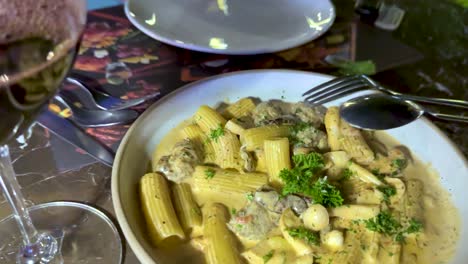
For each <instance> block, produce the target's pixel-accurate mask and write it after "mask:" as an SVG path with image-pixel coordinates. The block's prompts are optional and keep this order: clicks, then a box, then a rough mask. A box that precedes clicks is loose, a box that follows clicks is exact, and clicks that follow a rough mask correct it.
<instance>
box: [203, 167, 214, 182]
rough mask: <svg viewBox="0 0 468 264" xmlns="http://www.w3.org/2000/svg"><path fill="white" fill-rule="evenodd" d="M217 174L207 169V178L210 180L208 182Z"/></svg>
mask: <svg viewBox="0 0 468 264" xmlns="http://www.w3.org/2000/svg"><path fill="white" fill-rule="evenodd" d="M215 174H216V171H215V170H213V169H206V170H205V176H206V177H205V178H206V179H208V180H209V179H212V178H213V177H214V176H215Z"/></svg>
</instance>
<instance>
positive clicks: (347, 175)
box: [339, 168, 354, 181]
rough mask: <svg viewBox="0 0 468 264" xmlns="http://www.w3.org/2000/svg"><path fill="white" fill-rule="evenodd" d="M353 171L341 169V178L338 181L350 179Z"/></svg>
mask: <svg viewBox="0 0 468 264" xmlns="http://www.w3.org/2000/svg"><path fill="white" fill-rule="evenodd" d="M353 174H354V173H353V171H352V170H350V169H348V168H346V169H344V170H343V172H341V178H340V180H339V181H347V180H349V179H351V176H353Z"/></svg>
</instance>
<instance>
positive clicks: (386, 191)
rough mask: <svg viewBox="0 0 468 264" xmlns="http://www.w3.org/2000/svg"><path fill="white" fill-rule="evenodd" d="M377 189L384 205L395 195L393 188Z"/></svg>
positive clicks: (380, 187) (381, 187)
mask: <svg viewBox="0 0 468 264" xmlns="http://www.w3.org/2000/svg"><path fill="white" fill-rule="evenodd" d="M377 189H378V190H379V191H381V192H382V194H383V199H384V201H385V202H386V203H389V202H390V197H391V196H393V195H395V194H396V189H395V187H393V186H389V185H387V186H379V187H377Z"/></svg>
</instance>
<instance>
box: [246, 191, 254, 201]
mask: <svg viewBox="0 0 468 264" xmlns="http://www.w3.org/2000/svg"><path fill="white" fill-rule="evenodd" d="M246 197H247V200H248V201H250V202H251V201H253V199H254V195H253V193H248V194H247V195H246Z"/></svg>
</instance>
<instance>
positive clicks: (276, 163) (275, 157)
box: [263, 138, 291, 186]
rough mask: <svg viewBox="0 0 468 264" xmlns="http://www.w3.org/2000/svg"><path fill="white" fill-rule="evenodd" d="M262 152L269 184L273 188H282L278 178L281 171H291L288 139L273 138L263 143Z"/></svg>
mask: <svg viewBox="0 0 468 264" xmlns="http://www.w3.org/2000/svg"><path fill="white" fill-rule="evenodd" d="M263 151H264V153H265V163H266V167H267V170H268V175H269V182H270V183H271V184H272V185H273V186H282V181H281V179H280V177H279V174H280V172H281V170H283V169H291V160H290V159H291V155H290V154H289V140H288V138H273V139H267V140H265V141H264V146H263Z"/></svg>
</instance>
